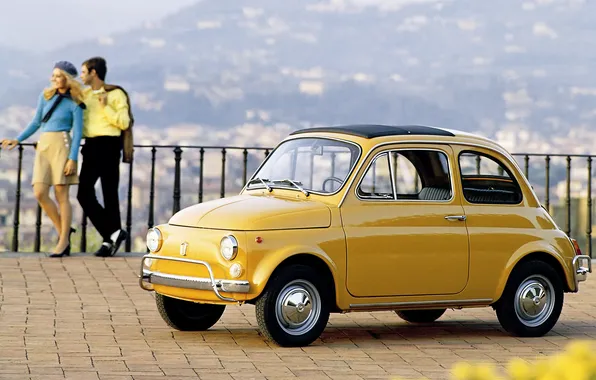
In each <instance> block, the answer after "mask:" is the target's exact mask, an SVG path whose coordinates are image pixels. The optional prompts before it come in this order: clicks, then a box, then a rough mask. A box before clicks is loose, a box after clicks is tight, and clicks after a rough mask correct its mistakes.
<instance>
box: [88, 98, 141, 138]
mask: <svg viewBox="0 0 596 380" xmlns="http://www.w3.org/2000/svg"><path fill="white" fill-rule="evenodd" d="M105 93H106V91H105V89H104V88H103V87H102V88H101V89H99V90H97V91H94V90H92V89H91V88H87V89H85V92H84V99H85V100H84V102H85V105H86V106H87V108H86V109H85V112H84V113H83V137H97V136H120V133H121V131H123V130H125V129H128V127H129V125H130V117H129V116H128V104H127V102H126V95H125V94H124V92H122V91H121V90H113V91H110V92H108V93H107V94H108V102H107V103H108V104H107V105H105V106H103V105H102V104H101V103H100V101H99V98H100V95H101V94H105Z"/></svg>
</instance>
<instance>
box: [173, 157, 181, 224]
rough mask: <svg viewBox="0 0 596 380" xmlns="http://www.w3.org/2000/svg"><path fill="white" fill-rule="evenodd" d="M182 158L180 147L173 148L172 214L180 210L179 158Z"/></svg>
mask: <svg viewBox="0 0 596 380" xmlns="http://www.w3.org/2000/svg"><path fill="white" fill-rule="evenodd" d="M181 159H182V148H180V147H179V146H177V147H176V148H174V160H175V161H176V165H175V167H174V206H173V208H172V215H173V214H175V213H177V212H178V211H180V160H181Z"/></svg>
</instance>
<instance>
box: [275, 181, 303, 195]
mask: <svg viewBox="0 0 596 380" xmlns="http://www.w3.org/2000/svg"><path fill="white" fill-rule="evenodd" d="M271 182H282V183H290V184H292V185H294V186H295V187H296V188H297V189H298V190H300V191H302V192H303V193H304V195H306V196H307V197H308V196H309V195H310V193H309V192H308V191H306V190H304V188H303V187H302V186H300V185H299V184H298V183H296V182H294V181H292V180H291V179H288V178H286V179H276V180H273V181H271Z"/></svg>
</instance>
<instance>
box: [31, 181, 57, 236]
mask: <svg viewBox="0 0 596 380" xmlns="http://www.w3.org/2000/svg"><path fill="white" fill-rule="evenodd" d="M33 195H35V198H36V199H37V202H39V205H40V206H41V209H42V210H43V211H44V212H45V213H46V214H47V215H48V217H49V218H50V220H51V221H52V223H53V224H54V228H56V232H58V235H60V233H61V232H62V222H61V220H60V214H58V208H57V207H56V203H54V201H53V200H52V199H51V198H50V186H49V185H46V184H45V183H34V184H33Z"/></svg>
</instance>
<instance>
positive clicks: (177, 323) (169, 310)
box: [155, 293, 226, 331]
mask: <svg viewBox="0 0 596 380" xmlns="http://www.w3.org/2000/svg"><path fill="white" fill-rule="evenodd" d="M155 303H156V304H157V310H158V311H159V314H160V315H161V317H162V318H163V320H164V321H165V322H166V323H167V324H168V326H170V327H172V328H175V329H176V330H180V331H204V330H208V329H209V328H211V327H212V326H213V325H214V324H216V323H217V321H219V319H220V318H221V316H222V314H223V312H224V310H225V309H226V307H225V305H211V304H202V303H195V302H190V301H183V300H179V299H177V298H171V297H167V296H164V295H161V294H159V293H157V294H155Z"/></svg>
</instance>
